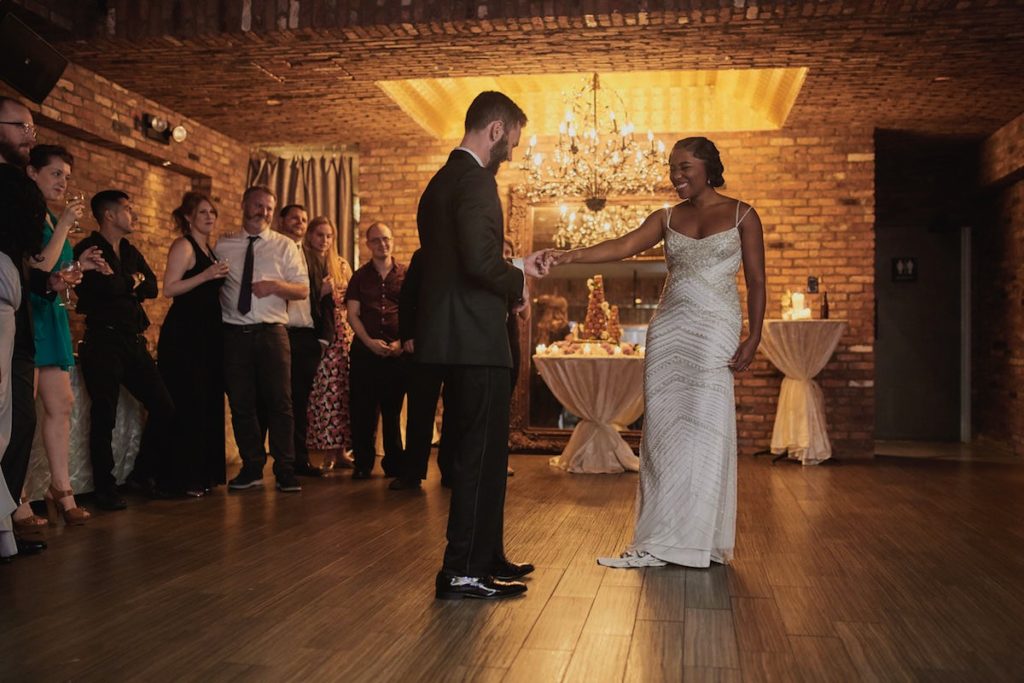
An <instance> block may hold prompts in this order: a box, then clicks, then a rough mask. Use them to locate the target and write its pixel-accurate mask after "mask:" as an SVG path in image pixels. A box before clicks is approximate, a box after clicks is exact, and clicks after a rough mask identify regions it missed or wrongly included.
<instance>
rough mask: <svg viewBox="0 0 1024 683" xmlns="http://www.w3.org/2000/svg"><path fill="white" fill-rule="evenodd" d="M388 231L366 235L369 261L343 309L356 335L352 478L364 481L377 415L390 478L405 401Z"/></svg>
mask: <svg viewBox="0 0 1024 683" xmlns="http://www.w3.org/2000/svg"><path fill="white" fill-rule="evenodd" d="M391 245H392V237H391V230H390V229H389V228H388V226H386V225H384V224H383V223H374V224H373V225H371V226H370V227H369V228H368V229H367V230H366V246H367V247H369V249H370V253H371V254H372V256H373V258H371V259H370V261H369V263H367V264H366V265H364V266H362V267H361V268H359V270H357V271H356V272H355V273H354V274H353V275H352V279H351V280H349V282H348V289H347V290H346V292H345V304H346V306H347V308H348V322H349V325H351V326H352V330H353V331H354V332H355V333H356V334H355V339H353V340H352V351H351V353H350V361H349V362H350V369H349V391H350V392H351V401H350V403H349V414H350V416H351V421H352V450H353V456H354V458H355V469H354V471H353V472H352V478H353V479H368V478H369V477H370V471H371V470H373V461H374V458H375V457H376V448H375V444H374V441H375V439H374V437H375V435H376V431H377V415H378V414H379V415H380V416H381V418H382V420H383V429H384V434H383V441H384V459H383V460H382V461H381V466H382V467H383V468H384V476H395V475H396V474H397V469H398V466H399V463H400V462H401V460H402V435H401V428H400V425H399V420H400V418H401V414H402V400H403V399H404V397H405V359H403V358H402V345H401V341H400V340H401V337H400V335H399V332H398V298H399V294H400V292H401V290H402V280H404V279H405V266H403V265H402V264H400V263H398V262H397V261H395V259H394V258H392V257H391Z"/></svg>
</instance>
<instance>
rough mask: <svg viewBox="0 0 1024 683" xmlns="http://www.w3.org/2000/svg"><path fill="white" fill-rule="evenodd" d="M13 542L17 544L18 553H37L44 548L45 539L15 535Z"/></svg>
mask: <svg viewBox="0 0 1024 683" xmlns="http://www.w3.org/2000/svg"><path fill="white" fill-rule="evenodd" d="M14 542H15V543H16V544H17V546H18V554H19V555H38V554H39V553H41V552H43V551H44V550H46V541H40V540H38V539H30V538H20V537H17V536H16V537H15V538H14Z"/></svg>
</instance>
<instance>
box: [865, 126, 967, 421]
mask: <svg viewBox="0 0 1024 683" xmlns="http://www.w3.org/2000/svg"><path fill="white" fill-rule="evenodd" d="M977 151H978V144H977V142H976V141H973V140H960V139H949V138H937V137H930V136H922V135H917V134H913V133H906V132H901V131H878V132H876V134H875V438H876V439H881V440H913V441H960V440H961V439H963V438H969V434H966V433H965V431H968V430H964V429H962V425H963V424H964V423H965V422H966V413H965V411H969V406H970V404H969V400H964V395H965V394H967V393H968V392H967V391H966V390H967V389H968V387H967V386H966V385H967V383H968V382H969V379H967V378H969V376H970V372H969V370H970V368H969V365H965V364H966V363H968V361H967V358H968V357H969V346H968V345H969V343H970V335H969V329H970V325H969V318H968V315H969V307H963V306H962V305H961V301H962V299H963V298H964V296H965V292H968V291H969V286H970V270H969V267H968V266H965V264H967V263H969V246H970V243H969V234H970V230H969V225H966V223H967V221H966V219H965V213H964V208H963V207H964V205H965V204H966V202H967V201H968V200H969V198H970V196H971V195H972V194H973V193H974V188H975V187H976V185H977ZM965 236H966V237H967V238H968V239H966V240H965ZM968 300H969V299H968Z"/></svg>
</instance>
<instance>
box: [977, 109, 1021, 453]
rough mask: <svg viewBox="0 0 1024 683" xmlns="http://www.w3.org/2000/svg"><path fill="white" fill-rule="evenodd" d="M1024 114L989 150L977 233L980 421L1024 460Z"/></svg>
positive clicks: (984, 432) (987, 433)
mask: <svg viewBox="0 0 1024 683" xmlns="http://www.w3.org/2000/svg"><path fill="white" fill-rule="evenodd" d="M1022 150H1024V115H1022V116H1019V117H1017V118H1016V119H1014V120H1013V121H1011V122H1010V123H1008V124H1006V125H1005V126H1004V127H1003V128H1001V129H1000V130H999V131H997V132H996V133H995V134H994V135H992V136H991V137H990V138H989V139H988V140H986V142H985V144H984V145H983V147H982V163H981V176H982V180H983V183H984V185H985V187H986V194H985V195H984V201H983V205H984V206H986V207H988V213H987V215H984V216H983V217H982V220H981V221H979V223H980V224H979V225H978V226H977V229H976V230H975V232H974V249H973V256H974V283H973V288H972V291H973V293H974V301H973V323H974V329H973V334H974V339H973V345H972V352H973V377H972V394H973V396H972V398H973V402H972V405H973V418H974V420H973V422H974V425H973V426H974V432H975V434H976V435H977V436H978V437H979V438H981V439H986V440H992V441H995V442H998V443H1000V444H1004V445H1006V446H1009V447H1010V448H1012V449H1013V450H1014V452H1015V453H1016V454H1017V455H1024V153H1022Z"/></svg>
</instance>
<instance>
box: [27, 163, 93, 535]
mask: <svg viewBox="0 0 1024 683" xmlns="http://www.w3.org/2000/svg"><path fill="white" fill-rule="evenodd" d="M73 166H74V158H73V157H72V156H71V154H69V153H68V151H67V150H66V149H64V148H63V147H60V146H57V145H36V146H35V147H33V148H32V150H31V152H30V153H29V163H28V166H27V167H26V169H25V170H26V173H27V174H28V177H29V178H31V179H32V181H33V182H35V184H36V186H37V187H38V188H39V190H40V192H41V193H42V195H43V197H44V198H45V199H46V202H47V204H49V205H50V206H53V205H63V208H62V211H61V214H60V217H59V218H58V217H57V215H56V214H55V213H54V212H53V211H52V210H50V208H49V207H48V208H47V214H46V218H45V220H44V224H43V248H42V251H41V252H40V253H39V254H38V255H37V256H36V257H34V259H32V265H33V267H35V268H38V269H40V270H44V271H50V272H53V273H57V274H59V275H60V277H61V279H62V280H63V281H64V282H65V283H67V284H68V285H69V286H68V287H67V288H65V289H64V291H62V292H61V293H60V297H58V298H56V299H53V298H48V297H43V296H39V295H38V294H34V293H30V294H29V305H30V306H31V308H32V324H33V328H34V336H35V347H36V349H35V365H36V377H35V386H36V392H37V394H38V396H39V398H41V399H42V404H43V410H42V437H43V445H44V446H45V449H46V460H47V464H48V465H49V469H50V488H49V490H48V491H47V493H46V501H47V509H48V510H49V518H50V523H52V524H56V523H57V520H58V518H59V517H63V518H64V522H65V523H66V524H73V525H80V524H85V522H86V521H87V520H88V519H89V517H90V515H89V512H88V511H87V510H86V509H85V508H80V507H78V506H77V505H76V504H75V497H74V492H73V491H72V489H71V477H70V474H69V472H68V454H69V450H70V440H71V408H72V405H73V403H74V394H72V392H71V368H72V367H73V366H74V365H75V358H74V354H73V352H72V347H71V327H70V325H69V323H68V313H67V303H68V302H70V300H71V299H70V296H71V295H70V291H71V287H70V285H74V284H77V283H78V281H79V280H80V279H81V277H82V271H84V270H100V271H103V272H106V271H107V270H109V269H108V267H107V265H106V263H105V262H103V261H102V258H101V257H100V252H99V249H97V248H92V249H90V250H86V251H85V252H83V253H82V257H81V259H78V260H76V259H75V258H74V256H73V254H72V251H71V243H70V242H69V241H68V233H69V232H70V231H71V230H72V229H73V227H74V226H75V224H76V223H77V221H78V219H80V218H81V217H82V215H83V213H84V210H85V203H84V201H83V200H82V199H77V200H74V201H67V202H65V194H66V191H67V187H68V181H69V180H70V178H71V171H72V167H73ZM14 519H15V524H16V525H17V526H19V527H21V528H26V527H29V526H32V525H41V524H45V520H42V519H40V518H39V517H36V516H35V515H33V514H32V508H30V507H29V506H28V504H27V503H26V502H22V505H21V506H20V507H19V508H18V510H17V511H16V512H15V514H14Z"/></svg>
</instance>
